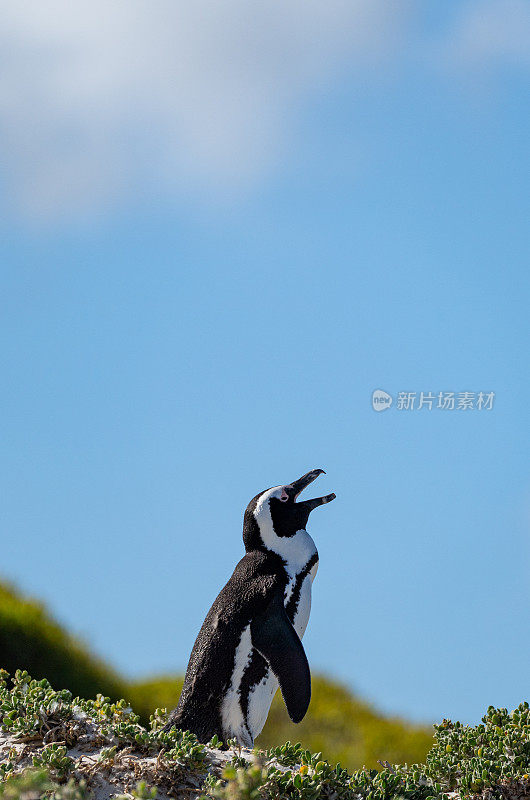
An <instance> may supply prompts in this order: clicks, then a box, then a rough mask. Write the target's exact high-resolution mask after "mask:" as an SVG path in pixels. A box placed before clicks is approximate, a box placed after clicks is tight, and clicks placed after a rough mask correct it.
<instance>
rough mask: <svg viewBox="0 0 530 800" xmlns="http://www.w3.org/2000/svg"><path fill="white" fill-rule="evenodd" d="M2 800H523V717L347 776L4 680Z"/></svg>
mask: <svg viewBox="0 0 530 800" xmlns="http://www.w3.org/2000/svg"><path fill="white" fill-rule="evenodd" d="M0 719H1V723H0V798H1V799H2V800H38V798H51V800H88V798H90V797H91V794H92V792H95V794H96V797H99V798H100V799H101V798H110V797H115V798H124V797H126V798H138V800H154V798H155V797H157V796H159V795H160V797H161V798H162V797H181V796H182V797H187V798H200V800H471V798H481V800H519V798H528V797H530V774H529V773H530V710H529V706H528V703H522V704H521V705H520V706H519V707H518V708H517V709H516V710H515V711H513V712H512V713H508V711H507V710H506V709H504V708H501V709H496V708H493V707H492V706H490V708H489V709H488V711H487V713H486V715H485V716H484V718H483V721H482V724H480V725H478V726H476V727H469V726H464V725H461V724H460V723H459V722H456V723H452V722H450V721H448V720H444V721H443V722H442V724H441V725H438V726H436V728H435V741H434V745H433V747H432V749H431V750H430V752H429V754H428V755H427V759H426V761H425V763H418V764H412V765H410V766H408V765H407V764H405V765H401V766H400V765H391V764H389V763H388V762H385V763H384V764H382V767H383V768H382V769H381V770H379V771H378V770H375V769H373V770H369V769H361V770H357V771H355V772H352V773H350V772H348V771H347V770H346V769H344V768H343V767H341V765H340V764H337V765H333V764H330V763H329V762H328V761H326V760H324V759H323V758H322V755H321V753H316V754H315V753H311V751H309V750H307V749H305V748H304V747H302V745H300V744H296V745H292V744H290V743H289V742H287V744H285V745H282V746H281V747H276V748H272V749H269V750H264V751H254V752H250V751H242V750H241V749H240V748H235V749H234V748H232V749H231V750H227V751H225V752H223V753H222V752H221V751H220V750H219V749H213V748H218V747H219V746H220V743H219V742H218V741H217V740H216V741H213V740H212V742H210V744H209V746H206V745H202V744H200V743H199V742H198V741H197V739H196V738H195V737H194V736H193V734H191V733H189V732H183V731H178V730H172V731H170V732H169V733H167V732H164V731H163V730H162V727H163V724H164V722H165V720H166V719H167V715H166V714H165V712H164V711H160V710H157V711H156V712H155V713H154V714H153V715H152V716H151V720H150V724H149V726H148V727H144V726H142V725H141V724H140V721H139V717H138V716H137V715H136V714H134V712H133V711H132V709H131V708H130V707H129V706H128V705H127V703H126V701H125V700H120V701H118V702H116V703H112V702H111V701H110V699H109V698H108V697H104V696H103V695H98V696H97V697H96V699H95V700H85V699H82V698H80V697H75V698H74V697H72V694H71V692H69V691H68V690H61V691H55V690H54V689H52V687H51V686H50V684H49V683H48V681H46V680H45V679H42V680H40V681H36V680H32V679H31V678H30V676H29V675H28V674H27V672H24V671H21V670H19V671H17V673H16V674H15V676H14V678H13V680H12V681H11V680H10V679H9V676H8V674H7V673H6V672H5V671H3V670H2V671H1V672H0Z"/></svg>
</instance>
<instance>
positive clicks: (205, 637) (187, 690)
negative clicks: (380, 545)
mask: <svg viewBox="0 0 530 800" xmlns="http://www.w3.org/2000/svg"><path fill="white" fill-rule="evenodd" d="M323 471H324V470H321V469H315V470H311V472H308V473H307V474H306V475H303V476H302V477H301V478H299V479H298V480H297V481H294V482H293V483H291V484H289V485H286V486H275V487H274V488H272V489H267V490H266V491H264V492H260V494H257V495H256V496H255V497H254V498H253V499H252V500H251V501H250V503H249V505H248V507H247V509H246V511H245V516H244V523H243V542H244V545H245V550H246V554H245V556H244V557H243V558H242V559H241V561H240V562H239V563H238V564H237V566H236V568H235V570H234V572H233V574H232V577H231V578H230V580H229V581H228V583H227V584H226V586H225V587H224V588H223V589H222V591H221V592H220V594H219V595H218V597H217V599H216V600H215V602H214V604H213V605H212V607H211V609H210V611H209V612H208V614H207V616H206V619H205V620H204V623H203V625H202V628H201V630H200V632H199V635H198V636H197V639H196V641H195V645H194V647H193V650H192V653H191V656H190V660H189V664H188V668H187V670H186V677H185V679H184V686H183V688H182V693H181V696H180V700H179V703H178V706H177V708H176V709H174V711H173V712H172V713H171V715H170V717H169V722H168V725H167V727H168V728H170V727H173V726H175V727H178V728H181V729H183V730H189V731H192V732H193V733H195V734H196V735H197V737H198V739H199V740H200V741H201V742H208V741H209V740H210V739H211V738H212V736H214V734H217V736H218V737H219V738H220V739H221V740H223V741H227V739H236V740H237V741H238V743H239V744H240V745H243V746H246V747H252V746H253V744H254V739H255V738H256V736H257V735H258V734H259V733H260V732H261V730H262V728H263V726H264V724H265V721H266V719H267V715H268V713H269V709H270V705H271V702H272V698H273V697H274V694H275V692H276V689H277V688H278V685H279V686H280V689H281V692H282V695H283V699H284V701H285V704H286V706H287V711H288V712H289V716H290V717H291V719H292V720H293V722H300V720H302V719H303V717H304V716H305V713H306V711H307V708H308V706H309V701H310V698H311V675H310V671H309V665H308V663H307V658H306V655H305V652H304V648H303V645H302V642H301V639H302V637H303V635H304V632H305V629H306V626H307V622H308V619H309V612H310V610H311V584H312V582H313V579H314V577H315V575H316V572H317V568H318V552H317V548H316V546H315V543H314V541H313V539H312V538H311V536H310V535H309V534H308V533H307V531H306V525H307V520H308V517H309V514H310V512H311V511H312V510H313V509H314V508H316V507H317V506H320V505H323V504H324V503H329V502H330V501H331V500H333V499H334V497H335V495H334V494H329V495H326V496H325V497H318V498H314V499H313V500H306V501H304V502H296V500H297V498H298V495H299V494H300V492H302V491H303V489H305V488H306V486H308V485H309V484H310V483H311V482H312V481H314V480H315V479H316V478H317V477H318V476H319V475H320V474H321V473H323Z"/></svg>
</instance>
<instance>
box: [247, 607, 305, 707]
mask: <svg viewBox="0 0 530 800" xmlns="http://www.w3.org/2000/svg"><path fill="white" fill-rule="evenodd" d="M250 633H251V636H252V644H253V646H254V647H255V648H256V650H257V651H258V652H259V653H260V654H261V655H262V656H263V658H264V659H265V660H266V661H267V662H268V663H269V666H270V668H271V669H272V671H273V672H274V675H275V676H276V678H277V680H278V683H279V684H280V689H281V692H282V696H283V699H284V701H285V705H286V706H287V712H288V714H289V716H290V718H291V719H292V721H293V722H301V721H302V720H303V718H304V717H305V714H306V711H307V709H308V706H309V701H310V700H311V673H310V671H309V664H308V662H307V657H306V654H305V651H304V647H303V645H302V642H301V641H300V638H299V636H298V634H297V633H296V631H295V629H294V627H293V625H292V623H291V620H290V619H289V617H288V616H287V612H286V610H285V606H284V603H283V592H282V593H281V594H280V593H279V592H277V593H276V594H275V596H274V598H273V599H272V601H271V602H270V603H269V605H268V606H267V608H266V609H265V611H264V612H262V613H261V614H258V615H256V616H255V617H254V618H253V619H252V621H251V623H250Z"/></svg>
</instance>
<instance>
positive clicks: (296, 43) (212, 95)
mask: <svg viewBox="0 0 530 800" xmlns="http://www.w3.org/2000/svg"><path fill="white" fill-rule="evenodd" d="M408 14H409V4H408V2H405V3H391V4H389V3H387V2H386V1H385V0H327V2H325V3H323V2H321V0H267V2H264V1H261V0H211V1H208V0H188V2H180V3H177V2H175V0H151V2H147V0H142V1H140V0H110V2H109V0H90V2H88V1H87V0H76V2H75V3H72V2H71V0H49V1H48V2H46V3H43V2H41V0H4V2H3V3H2V6H1V10H0V31H1V32H0V53H1V56H0V148H1V151H0V152H1V156H0V160H1V164H2V173H3V178H4V185H5V190H4V196H5V198H7V200H8V203H9V205H10V206H11V207H12V208H13V209H18V212H19V213H22V214H24V215H27V216H33V217H36V218H39V217H41V218H42V217H43V218H52V219H54V218H59V219H60V218H61V217H64V216H69V215H71V214H79V213H83V212H87V211H88V212H92V211H94V210H97V209H98V208H101V207H108V205H109V203H110V204H112V203H113V202H118V201H120V200H123V198H125V197H127V196H130V195H131V194H134V195H138V194H139V193H142V192H145V193H147V194H149V193H151V192H153V191H154V192H169V193H171V192H175V191H178V192H186V191H191V190H193V191H196V190H197V189H199V190H201V191H204V192H208V193H211V192H214V193H219V194H221V195H225V194H230V193H232V192H239V191H242V190H243V191H245V190H247V189H248V188H250V187H252V186H253V185H255V184H256V182H258V181H259V180H260V179H261V178H262V177H263V176H264V175H265V174H267V173H268V172H269V171H270V170H271V169H272V168H274V166H275V165H277V164H278V163H279V162H280V157H281V154H282V153H283V152H284V151H285V149H286V147H287V143H288V141H289V136H290V133H291V131H292V126H293V123H294V120H295V119H296V115H297V112H298V110H299V108H300V105H301V104H302V103H303V102H306V101H307V98H308V97H310V96H311V95H312V94H315V93H319V92H321V91H322V90H323V89H324V88H325V87H326V85H328V84H329V82H330V81H331V80H332V79H333V78H334V76H336V75H337V74H338V72H339V71H340V70H342V69H348V70H351V69H355V68H362V69H365V70H366V69H370V68H372V67H373V66H374V65H377V64H378V63H379V62H380V61H382V60H384V59H385V58H386V57H387V54H388V53H389V52H392V50H393V49H394V47H395V45H396V44H397V43H398V42H399V41H400V37H401V34H402V31H403V28H404V26H406V22H407V19H408Z"/></svg>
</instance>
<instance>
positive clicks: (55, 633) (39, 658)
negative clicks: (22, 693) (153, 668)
mask: <svg viewBox="0 0 530 800" xmlns="http://www.w3.org/2000/svg"><path fill="white" fill-rule="evenodd" d="M0 653H1V659H2V661H1V663H0V667H3V668H4V669H6V670H7V671H8V672H10V673H11V674H14V673H15V671H16V670H17V669H25V670H27V671H28V672H29V673H30V674H31V675H33V676H35V678H37V679H38V678H47V679H48V680H49V681H50V682H51V683H52V684H53V685H54V686H63V687H66V688H68V689H70V691H72V692H73V693H74V694H79V695H83V696H84V697H90V696H95V695H96V694H97V693H98V692H103V693H104V694H108V695H109V696H110V697H114V698H116V699H117V698H119V697H121V696H122V695H123V694H124V693H125V692H124V690H125V688H126V687H125V684H124V682H123V681H121V680H120V678H119V677H118V676H117V675H116V674H115V673H114V672H113V671H112V670H111V669H110V668H109V667H107V666H106V665H105V664H104V663H103V662H101V661H99V660H98V659H96V658H94V656H92V655H91V654H90V653H89V652H88V651H87V650H86V649H85V648H84V647H83V646H82V645H81V644H80V643H79V642H77V641H76V640H75V639H74V638H73V637H72V636H70V635H69V634H68V633H66V632H65V631H64V630H63V628H61V626H60V625H58V624H57V623H56V622H55V620H54V619H52V617H51V616H50V615H49V613H48V612H47V611H46V609H45V608H44V606H43V605H41V603H38V602H36V601H35V600H29V599H26V598H24V597H22V596H21V595H20V594H19V593H18V592H17V591H15V589H14V588H13V587H11V586H9V585H7V584H5V583H0Z"/></svg>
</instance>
